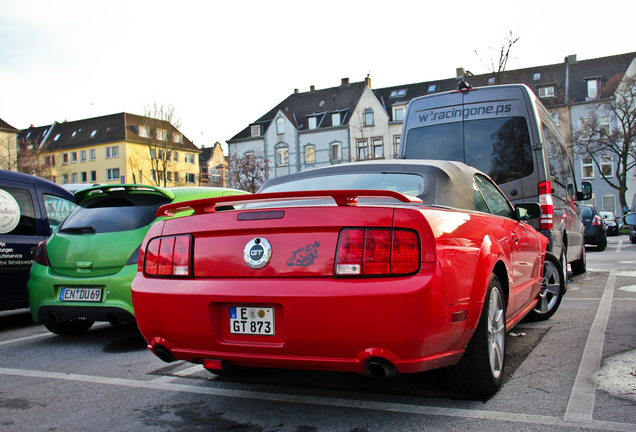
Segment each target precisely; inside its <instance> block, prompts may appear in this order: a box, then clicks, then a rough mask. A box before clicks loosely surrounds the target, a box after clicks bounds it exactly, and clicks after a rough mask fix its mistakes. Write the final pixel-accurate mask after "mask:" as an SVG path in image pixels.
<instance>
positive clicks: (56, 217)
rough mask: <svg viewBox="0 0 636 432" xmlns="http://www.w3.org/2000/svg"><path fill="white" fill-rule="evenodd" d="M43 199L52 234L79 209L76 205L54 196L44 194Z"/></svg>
mask: <svg viewBox="0 0 636 432" xmlns="http://www.w3.org/2000/svg"><path fill="white" fill-rule="evenodd" d="M42 198H44V207H45V208H46V216H47V218H48V220H49V227H50V228H51V232H54V231H55V230H56V229H57V227H58V226H59V225H60V224H61V223H62V222H64V220H65V219H66V218H67V217H68V215H70V214H71V212H72V211H73V210H74V209H75V207H77V206H76V205H75V203H73V202H71V201H69V200H67V199H64V198H60V197H56V196H53V195H46V194H44V195H43V196H42Z"/></svg>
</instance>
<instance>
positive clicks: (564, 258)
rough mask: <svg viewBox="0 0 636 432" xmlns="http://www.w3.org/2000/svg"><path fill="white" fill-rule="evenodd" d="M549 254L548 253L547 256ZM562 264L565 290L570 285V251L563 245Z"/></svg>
mask: <svg viewBox="0 0 636 432" xmlns="http://www.w3.org/2000/svg"><path fill="white" fill-rule="evenodd" d="M547 254H548V253H547V252H546V255H547ZM559 262H560V263H561V270H562V273H563V288H564V289H565V288H566V287H567V285H568V249H567V246H565V245H563V250H562V251H561V259H560V260H559Z"/></svg>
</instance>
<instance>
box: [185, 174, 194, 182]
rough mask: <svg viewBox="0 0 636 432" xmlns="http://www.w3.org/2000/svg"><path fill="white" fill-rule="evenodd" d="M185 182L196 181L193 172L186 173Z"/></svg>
mask: <svg viewBox="0 0 636 432" xmlns="http://www.w3.org/2000/svg"><path fill="white" fill-rule="evenodd" d="M185 182H186V183H192V184H194V183H196V179H195V177H194V174H193V173H186V175H185Z"/></svg>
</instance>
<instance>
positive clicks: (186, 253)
mask: <svg viewBox="0 0 636 432" xmlns="http://www.w3.org/2000/svg"><path fill="white" fill-rule="evenodd" d="M139 264H140V265H142V266H143V271H144V273H145V274H146V275H147V276H157V277H159V276H161V277H166V276H167V277H190V276H192V237H191V236H190V235H189V234H183V235H176V236H168V237H157V238H154V239H152V240H150V241H149V242H148V246H147V247H146V250H145V252H144V253H140V255H139Z"/></svg>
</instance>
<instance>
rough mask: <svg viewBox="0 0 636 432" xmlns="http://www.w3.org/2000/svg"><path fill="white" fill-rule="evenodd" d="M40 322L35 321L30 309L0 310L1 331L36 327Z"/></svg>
mask: <svg viewBox="0 0 636 432" xmlns="http://www.w3.org/2000/svg"><path fill="white" fill-rule="evenodd" d="M39 325H40V324H38V323H36V322H34V321H33V318H31V312H30V311H29V309H16V310H10V311H3V312H0V332H3V331H9V330H19V329H23V328H27V327H35V326H39Z"/></svg>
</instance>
